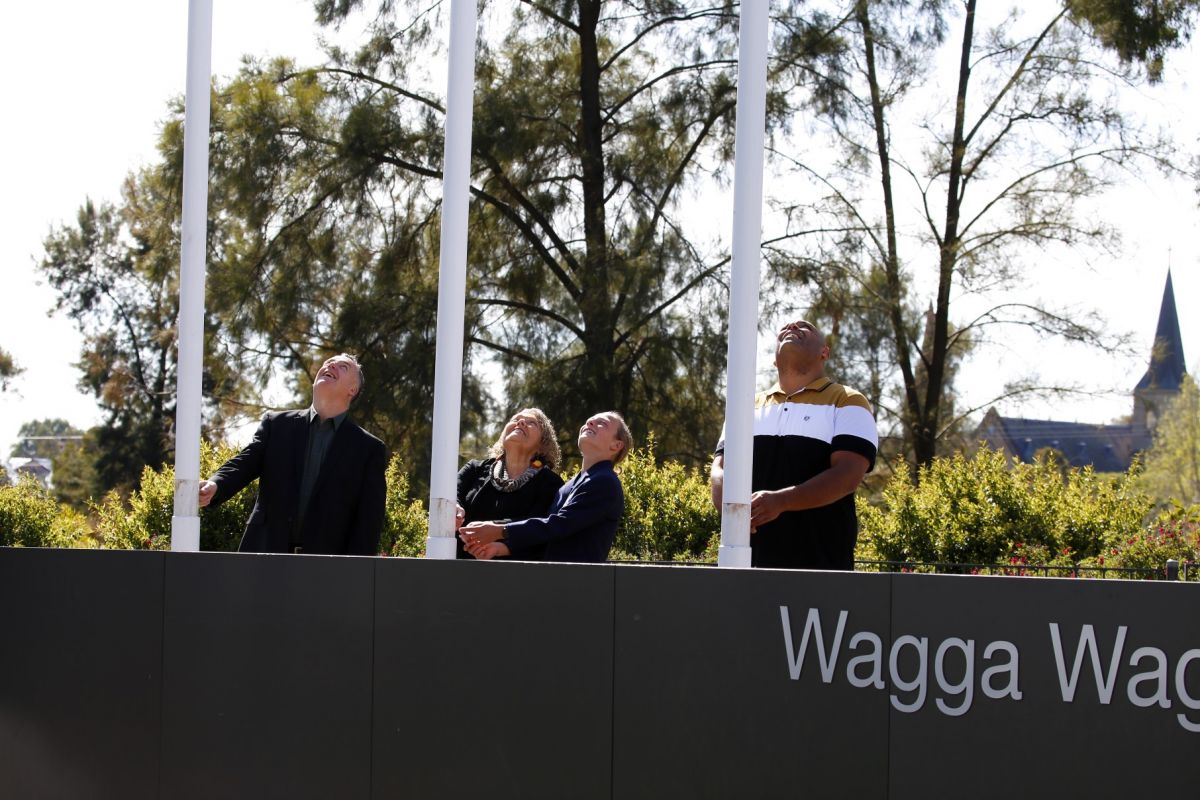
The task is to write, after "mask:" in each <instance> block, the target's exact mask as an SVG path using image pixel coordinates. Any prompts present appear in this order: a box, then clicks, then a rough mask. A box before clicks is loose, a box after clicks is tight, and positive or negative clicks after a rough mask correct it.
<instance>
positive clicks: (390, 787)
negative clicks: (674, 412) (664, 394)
mask: <svg viewBox="0 0 1200 800" xmlns="http://www.w3.org/2000/svg"><path fill="white" fill-rule="evenodd" d="M0 609H3V614H2V615H0V647H2V650H0V796H3V797H37V798H42V797H44V798H60V797H61V798H81V797H83V798H91V797H98V798H106V797H114V798H117V797H119V798H153V797H162V798H187V797H214V796H220V797H256V798H257V797H289V798H302V797H313V798H320V797H339V798H343V797H345V798H352V797H363V798H366V797H380V798H383V797H389V798H390V797H439V798H441V797H479V796H488V797H500V798H503V797H513V798H518V797H519V798H529V797H547V798H551V797H554V798H561V797H573V798H574V797H596V798H603V797H614V798H640V797H654V798H665V797H688V798H692V797H714V798H716V797H756V798H758V797H792V796H808V797H822V798H823V797H855V798H870V797H879V798H915V797H922V798H925V797H957V796H971V797H1013V796H1050V795H1062V796H1089V797H1124V796H1163V797H1193V796H1197V788H1198V787H1200V760H1198V759H1196V758H1195V753H1197V752H1200V749H1198V748H1200V732H1197V729H1200V621H1198V620H1200V616H1198V612H1200V594H1198V593H1197V590H1196V587H1195V586H1194V585H1191V586H1189V585H1183V584H1145V583H1129V582H1116V581H1067V580H1050V579H1028V578H1013V579H1007V578H980V577H946V576H917V575H897V576H888V575H865V574H858V575H856V574H834V573H812V572H784V571H726V570H721V571H718V570H711V569H698V568H671V567H637V566H585V565H551V564H481V563H464V562H449V563H446V562H424V561H410V560H394V559H362V558H336V557H305V556H300V557H293V556H237V555H225V554H164V553H140V552H138V553H112V552H83V551H53V550H5V549H0Z"/></svg>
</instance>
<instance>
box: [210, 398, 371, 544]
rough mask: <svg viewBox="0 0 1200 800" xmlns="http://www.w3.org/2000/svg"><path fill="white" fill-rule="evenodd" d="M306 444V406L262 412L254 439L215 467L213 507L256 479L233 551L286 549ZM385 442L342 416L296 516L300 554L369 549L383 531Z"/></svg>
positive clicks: (297, 499) (293, 522)
mask: <svg viewBox="0 0 1200 800" xmlns="http://www.w3.org/2000/svg"><path fill="white" fill-rule="evenodd" d="M307 445H308V411H307V409H305V410H303V411H279V412H276V413H271V414H267V415H265V416H264V417H263V420H262V423H261V424H260V425H259V426H258V430H257V431H255V432H254V440H253V441H251V442H250V444H248V445H246V447H245V448H244V449H243V450H242V452H240V453H238V454H237V455H236V456H234V457H233V458H231V459H229V460H228V461H227V462H225V464H224V465H223V466H222V467H221V468H220V469H219V470H217V472H216V474H215V475H213V476H212V478H211V480H212V481H213V482H214V483H215V484H217V492H216V494H215V495H213V499H212V502H211V505H213V506H218V505H220V504H221V503H222V502H224V501H225V500H227V499H229V498H230V497H233V496H234V495H235V494H237V493H238V492H239V491H241V490H242V489H244V488H245V487H246V486H247V485H248V484H249V483H250V482H251V481H253V480H254V479H255V478H258V479H259V483H258V497H257V499H256V500H255V501H254V510H253V511H251V512H250V519H249V520H248V521H247V522H246V532H245V534H244V535H243V536H242V543H241V545H240V546H239V547H238V549H239V550H240V551H242V552H244V553H245V552H250V553H290V552H291V551H292V532H293V528H295V526H296V524H297V519H296V517H297V515H298V511H299V507H300V479H301V476H302V475H303V472H304V458H305V452H306V449H307ZM386 469H387V448H386V447H384V444H383V442H381V441H379V440H378V439H376V438H375V437H374V436H372V435H371V434H369V433H367V432H366V431H364V430H363V429H362V428H360V427H358V425H356V424H355V423H354V421H353V420H352V419H350V417H346V418H345V419H344V420H343V421H342V424H341V425H340V426H338V429H337V433H335V434H334V437H333V441H332V442H330V444H329V450H328V451H327V452H326V453H325V460H324V462H323V463H322V464H321V474H320V475H319V476H318V477H317V482H316V484H315V485H314V486H313V490H312V495H311V497H310V498H309V501H308V511H307V512H306V513H305V515H304V519H303V520H300V521H299V525H300V527H299V532H298V535H299V542H300V546H301V547H303V551H304V552H305V553H330V554H343V555H375V554H376V553H378V552H379V533H380V531H381V530H382V529H383V513H384V501H385V497H386V491H387V490H386V487H385V485H384V477H383V476H384V471H385V470H386Z"/></svg>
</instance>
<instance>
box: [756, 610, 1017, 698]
mask: <svg viewBox="0 0 1200 800" xmlns="http://www.w3.org/2000/svg"><path fill="white" fill-rule="evenodd" d="M849 615H850V614H849V612H848V611H841V612H840V613H839V614H838V621H837V628H836V629H835V630H834V632H833V640H832V641H831V642H829V643H828V644H826V642H825V636H824V634H823V632H822V629H821V614H820V612H819V611H818V610H817V609H815V608H810V609H809V610H808V617H807V619H806V620H805V622H804V632H803V633H802V634H801V635H800V646H799V648H796V647H794V646H793V638H792V621H791V616H790V614H789V613H788V607H787V606H780V607H779V616H780V617H781V619H782V621H783V643H784V646H786V647H787V657H788V671H789V674H790V675H791V678H792V680H794V681H796V680H800V673H801V671H802V669H803V668H804V656H805V653H807V652H808V642H809V639H810V637H811V638H813V639H814V640H815V649H816V651H817V661H818V666H819V667H820V670H821V680H822V681H823V682H825V683H832V682H833V678H834V675H835V674H836V672H837V669H838V660H839V658H840V657H841V649H842V639H843V638H844V636H845V632H846V619H847V617H849ZM905 648H911V649H912V651H913V652H914V653H915V655H916V658H917V669H916V671H915V674H913V675H910V676H904V675H901V674H900V658H901V654H902V653H903V652H904V650H905ZM846 649H847V650H848V651H852V652H854V653H856V655H854V657H853V658H849V659H847V661H846V680H847V682H849V684H850V685H851V686H854V687H856V688H859V689H865V688H867V687H872V688H875V689H883V688H884V687H885V686H887V685H888V684H886V683H884V679H883V640H882V639H881V638H880V637H879V636H878V635H877V634H874V633H871V632H870V631H859V632H858V633H855V634H854V635H853V636H851V637H850V641H849V643H848V644H847V646H846ZM975 651H976V647H975V640H974V639H959V638H955V637H951V638H949V639H946V640H944V641H942V642H941V643H939V644H938V646H937V648H936V649H935V650H934V654H933V678H934V681H935V683H936V684H937V688H938V690H939V691H940V692H941V695H942V696H940V697H937V698H935V700H934V703H935V705H936V706H937V709H938V711H941V712H942V713H943V714H947V715H949V716H951V717H959V716H962V715H963V714H965V713H967V712H968V711H970V710H971V704H972V703H973V702H974V700H975ZM954 652H957V653H958V654H959V656H960V658H961V661H962V667H963V669H962V678H961V679H960V680H957V681H954V680H950V679H949V677H948V676H947V669H946V666H947V661H948V660H949V657H950V655H951V653H954ZM956 660H957V659H956ZM983 661H984V662H994V663H989V664H988V666H987V667H986V668H985V669H984V670H983V672H982V673H981V674H980V676H979V688H980V690H981V691H982V692H983V694H984V696H985V697H988V698H991V699H992V700H1001V699H1003V698H1006V697H1007V698H1010V699H1012V700H1020V699H1021V697H1022V695H1021V690H1020V688H1019V683H1020V674H1019V673H1020V654H1019V653H1018V652H1017V646H1016V645H1014V644H1013V643H1012V642H1004V641H997V642H990V643H989V644H988V646H987V647H985V648H984V650H983ZM887 668H888V679H889V683H890V684H891V686H892V687H893V688H895V689H898V690H899V691H900V692H903V693H905V694H909V693H913V692H915V695H914V696H912V697H911V699H907V700H906V699H904V698H903V697H901V695H900V694H898V693H896V692H893V693H891V695H890V698H889V699H890V700H891V703H892V706H893V707H894V708H896V709H897V710H899V711H903V712H905V713H908V714H911V713H913V712H915V711H918V710H920V709H921V707H922V706H924V705H925V700H926V698H927V696H928V688H929V637H927V636H919V637H918V636H900V637H898V638H897V639H896V640H895V641H894V642H892V646H891V648H890V649H889V651H888V657H887Z"/></svg>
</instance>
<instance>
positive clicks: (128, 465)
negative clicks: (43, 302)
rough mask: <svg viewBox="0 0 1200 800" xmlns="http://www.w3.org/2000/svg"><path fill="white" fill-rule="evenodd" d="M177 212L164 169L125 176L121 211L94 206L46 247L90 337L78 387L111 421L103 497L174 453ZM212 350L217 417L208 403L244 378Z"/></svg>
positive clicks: (48, 265) (100, 478)
mask: <svg viewBox="0 0 1200 800" xmlns="http://www.w3.org/2000/svg"><path fill="white" fill-rule="evenodd" d="M178 213H179V191H178V185H177V184H175V183H173V182H172V181H171V179H170V175H169V173H168V171H167V170H164V169H162V168H161V167H160V168H154V169H148V170H144V171H143V172H141V173H139V174H137V175H133V176H130V177H129V178H128V179H127V181H126V183H125V186H124V191H123V200H122V203H121V204H120V205H115V204H111V203H103V204H100V205H96V204H94V203H93V202H91V201H90V200H88V201H87V202H86V203H85V204H84V205H83V206H82V207H81V208H80V209H79V212H78V214H77V216H76V220H75V223H74V224H73V225H64V226H59V227H58V228H56V229H55V230H53V231H52V232H51V234H50V235H49V236H48V237H47V238H46V240H45V242H44V247H45V256H44V258H43V259H42V261H41V263H40V265H39V267H40V270H41V272H42V274H43V275H44V276H45V277H46V278H47V279H48V280H49V282H50V285H51V286H52V287H54V289H55V290H56V291H57V292H58V297H57V301H56V302H57V308H58V309H60V310H64V311H66V312H67V314H68V316H70V317H71V319H73V320H74V321H75V323H76V325H77V326H78V327H79V329H80V331H81V333H83V336H84V343H83V349H82V352H81V354H80V362H79V368H80V370H81V372H82V376H81V378H80V381H79V385H80V388H81V389H84V390H86V391H89V392H91V393H92V394H93V395H94V396H95V398H96V401H97V403H98V404H99V406H100V408H101V409H102V410H103V411H104V412H105V413H106V415H107V419H106V420H105V424H104V425H103V426H100V427H98V428H97V429H95V431H94V437H93V438H92V440H91V441H92V444H93V445H94V450H93V451H92V452H93V453H94V465H93V466H94V470H95V475H96V482H97V487H98V488H99V489H100V490H101V491H107V490H108V489H112V488H118V489H121V490H123V491H128V490H129V489H130V488H132V487H133V486H134V485H135V483H136V481H137V479H138V477H139V476H140V475H141V474H142V471H143V469H144V468H145V467H147V466H151V467H157V466H158V465H160V464H162V463H163V462H165V461H167V460H168V459H169V458H170V455H171V452H172V446H171V427H172V425H173V422H174V411H175V403H174V398H175V364H176V353H175V345H176V319H177V317H178V312H179V297H178V275H179V223H178ZM210 328H211V326H210ZM210 332H211V331H210ZM206 351H208V352H209V353H210V355H209V357H208V358H207V360H206V362H205V374H204V378H203V384H204V388H205V392H206V395H207V396H208V398H209V400H210V404H209V409H208V410H209V414H210V419H213V420H217V419H219V418H220V415H221V408H220V406H219V404H217V403H215V402H211V401H212V400H213V398H214V397H216V398H220V397H221V396H230V395H233V394H236V390H237V389H238V388H240V375H239V372H238V369H237V365H236V364H233V363H230V362H227V361H225V360H223V359H221V358H219V355H218V354H213V353H211V350H208V348H206Z"/></svg>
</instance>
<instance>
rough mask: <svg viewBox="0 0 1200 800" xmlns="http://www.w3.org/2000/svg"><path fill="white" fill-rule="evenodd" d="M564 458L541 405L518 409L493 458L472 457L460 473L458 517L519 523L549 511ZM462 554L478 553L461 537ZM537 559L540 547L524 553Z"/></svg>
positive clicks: (467, 520)
mask: <svg viewBox="0 0 1200 800" xmlns="http://www.w3.org/2000/svg"><path fill="white" fill-rule="evenodd" d="M561 462H562V453H561V451H560V450H559V448H558V439H557V437H556V434H555V432H554V425H553V424H552V423H551V422H550V418H549V417H547V416H546V415H545V414H544V413H543V412H542V410H541V409H539V408H525V409H522V410H520V411H518V412H517V413H516V414H513V416H512V419H510V420H509V421H508V424H506V425H505V426H504V429H503V430H502V431H501V432H500V438H499V439H497V440H496V443H495V444H493V445H492V449H491V451H490V452H489V453H488V457H487V458H485V459H483V460H473V461H468V462H467V463H466V465H465V466H464V467H463V468H462V469H461V470H459V472H458V519H457V520H456V524H455V528H461V527H462V526H463V525H465V524H467V523H470V522H477V521H481V520H494V521H503V522H516V521H517V520H522V519H528V518H530V517H541V516H544V515H545V514H546V513H547V512H548V511H549V510H550V506H551V504H553V503H554V498H555V497H556V496H557V494H558V489H559V487H560V486H562V484H563V480H562V478H560V477H559V476H558V475H557V474H556V473H555V472H554V470H555V468H556V467H558V466H559V464H560V463H561ZM457 555H458V558H473V557H474V556H472V555H471V554H469V553H467V552H466V551H465V550H464V549H463V543H462V540H461V539H460V540H458V551H457ZM520 555H521V558H523V559H527V560H536V559H537V558H538V556H539V555H540V549H534V550H532V551H527V552H522V553H521V554H520Z"/></svg>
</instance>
